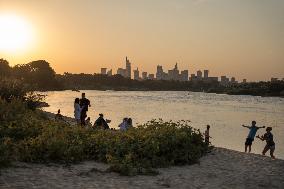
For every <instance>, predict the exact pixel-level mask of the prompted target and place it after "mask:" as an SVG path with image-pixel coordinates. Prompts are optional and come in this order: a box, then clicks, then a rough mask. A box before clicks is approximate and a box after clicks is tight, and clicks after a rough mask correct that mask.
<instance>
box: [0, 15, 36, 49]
mask: <svg viewBox="0 0 284 189" xmlns="http://www.w3.org/2000/svg"><path fill="white" fill-rule="evenodd" d="M32 39H33V32H32V27H31V26H30V25H29V24H28V23H27V22H26V21H25V20H24V19H22V18H21V17H18V16H15V15H8V14H0V52H18V51H20V50H25V49H27V48H28V47H29V46H30V44H31V42H32Z"/></svg>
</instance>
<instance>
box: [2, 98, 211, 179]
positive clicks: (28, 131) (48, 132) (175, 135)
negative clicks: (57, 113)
mask: <svg viewBox="0 0 284 189" xmlns="http://www.w3.org/2000/svg"><path fill="white" fill-rule="evenodd" d="M0 112H1V115H2V116H1V117H0V142H1V144H0V149H1V152H0V153H2V154H3V155H2V154H0V155H2V157H3V158H2V157H1V159H0V164H2V165H6V164H7V162H9V161H25V162H56V163H73V162H79V161H83V160H95V161H99V162H104V163H108V164H110V165H111V166H110V169H109V170H110V171H115V172H119V173H121V174H123V175H135V174H155V173H156V171H155V170H153V169H154V168H159V167H167V166H171V165H184V164H192V163H196V162H198V160H199V158H200V157H201V156H202V155H204V154H205V153H206V151H207V148H208V146H207V145H206V144H205V143H204V142H203V138H202V135H201V133H200V132H199V131H198V130H195V129H194V128H192V127H190V126H189V123H188V122H186V121H180V122H177V123H174V122H163V121H162V120H153V121H150V122H148V123H146V124H144V125H140V126H138V127H137V128H132V129H130V130H128V131H126V132H120V131H113V130H93V129H85V128H81V127H77V126H69V125H67V124H65V123H60V122H55V121H52V120H49V119H47V118H46V117H45V115H44V114H43V112H41V111H32V110H30V109H29V108H28V107H27V105H26V104H25V103H23V102H22V101H19V100H12V101H11V102H10V103H8V102H6V101H3V100H0Z"/></svg>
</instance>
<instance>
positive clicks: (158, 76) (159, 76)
mask: <svg viewBox="0 0 284 189" xmlns="http://www.w3.org/2000/svg"><path fill="white" fill-rule="evenodd" d="M163 75H164V71H163V67H162V66H160V65H158V66H157V73H156V79H157V80H162V79H163Z"/></svg>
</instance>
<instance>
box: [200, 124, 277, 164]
mask: <svg viewBox="0 0 284 189" xmlns="http://www.w3.org/2000/svg"><path fill="white" fill-rule="evenodd" d="M242 126H243V127H246V128H248V129H249V130H250V131H249V134H248V136H247V138H246V141H245V152H247V151H248V152H249V153H250V152H251V146H252V143H253V141H254V138H255V137H256V138H258V139H260V140H261V141H266V145H265V146H264V149H263V151H262V155H265V154H266V152H267V151H268V150H270V156H271V158H273V159H275V156H274V150H275V142H274V140H273V134H272V133H271V131H272V127H266V133H265V134H264V135H261V136H259V135H257V136H255V135H256V132H257V130H258V129H261V128H265V126H262V127H258V126H256V121H252V123H251V126H246V125H242ZM209 130H210V125H207V128H206V130H205V132H204V141H205V143H206V144H207V145H209V144H210V141H209V139H210V138H212V137H211V136H210V134H209Z"/></svg>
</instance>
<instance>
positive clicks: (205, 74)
mask: <svg viewBox="0 0 284 189" xmlns="http://www.w3.org/2000/svg"><path fill="white" fill-rule="evenodd" d="M208 76H209V70H204V79H208Z"/></svg>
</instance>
